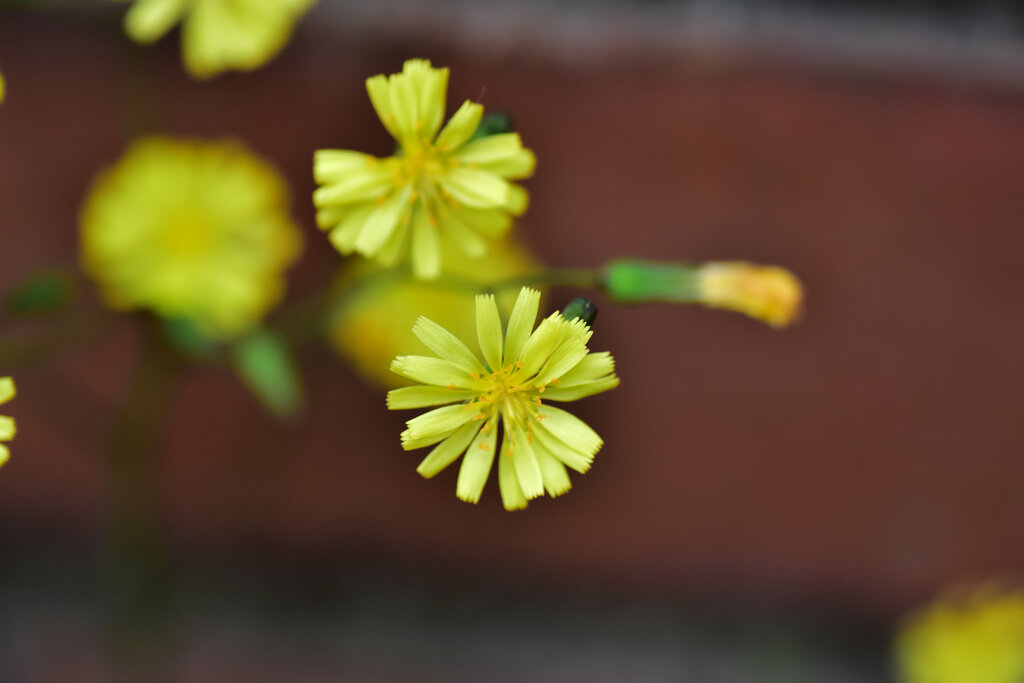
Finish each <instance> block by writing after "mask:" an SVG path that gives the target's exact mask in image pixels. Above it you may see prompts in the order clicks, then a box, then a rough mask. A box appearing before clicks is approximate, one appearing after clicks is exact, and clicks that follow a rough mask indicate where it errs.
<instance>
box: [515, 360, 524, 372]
mask: <svg viewBox="0 0 1024 683" xmlns="http://www.w3.org/2000/svg"><path fill="white" fill-rule="evenodd" d="M516 367H517V368H519V369H520V370H522V369H523V361H521V360H517V361H516Z"/></svg>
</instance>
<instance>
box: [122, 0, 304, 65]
mask: <svg viewBox="0 0 1024 683" xmlns="http://www.w3.org/2000/svg"><path fill="white" fill-rule="evenodd" d="M133 1H134V4H133V5H132V7H131V8H130V9H129V10H128V13H127V14H126V15H125V18H124V28H125V32H126V33H127V34H128V35H129V36H130V37H131V38H132V39H133V40H135V41H136V42H139V43H152V42H153V41H155V40H158V39H159V38H160V37H161V36H163V35H164V34H166V33H167V32H168V31H170V30H171V28H172V27H173V26H174V25H175V24H177V23H179V22H181V24H182V27H181V50H182V57H183V58H184V61H185V68H187V69H188V71H189V73H191V74H192V75H193V76H195V77H196V78H209V77H210V76H214V75H216V74H218V73H220V72H221V71H225V70H227V69H239V70H242V71H250V70H252V69H256V68H258V67H260V66H263V65H264V64H266V63H267V62H268V61H270V60H271V59H272V58H273V57H274V56H275V55H276V54H277V53H278V52H280V51H281V49H282V48H283V47H284V46H285V44H287V42H288V39H289V38H290V37H291V34H292V29H293V28H294V26H295V23H296V22H297V21H298V20H299V19H300V18H301V17H302V15H303V14H304V13H305V12H306V11H307V10H308V9H309V8H310V7H311V6H312V5H313V3H314V2H315V1H316V0H133Z"/></svg>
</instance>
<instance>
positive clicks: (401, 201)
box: [354, 185, 412, 256]
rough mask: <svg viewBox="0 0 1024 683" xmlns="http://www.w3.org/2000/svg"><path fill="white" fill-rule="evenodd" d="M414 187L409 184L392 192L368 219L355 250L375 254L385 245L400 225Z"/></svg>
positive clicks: (368, 254)
mask: <svg viewBox="0 0 1024 683" xmlns="http://www.w3.org/2000/svg"><path fill="white" fill-rule="evenodd" d="M411 191H412V189H411V188H410V187H409V186H408V185H407V186H405V187H403V188H401V189H400V190H398V191H397V192H394V193H392V194H391V196H390V197H388V198H387V199H386V200H385V201H384V203H383V204H381V205H379V206H378V207H377V208H376V209H375V210H374V212H373V213H371V214H370V217H369V218H367V219H366V224H365V225H364V226H363V229H362V231H360V233H359V237H357V238H356V242H355V245H354V246H355V250H356V251H358V252H359V253H361V254H365V255H367V256H373V255H375V254H376V253H377V252H378V251H380V250H381V247H383V246H384V244H385V242H387V241H388V238H389V237H391V233H392V232H394V231H395V229H396V228H397V227H398V220H399V219H400V218H401V217H402V213H403V212H404V211H405V210H406V208H407V207H406V204H407V203H408V202H409V194H410V192H411Z"/></svg>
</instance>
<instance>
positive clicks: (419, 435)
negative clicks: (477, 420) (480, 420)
mask: <svg viewBox="0 0 1024 683" xmlns="http://www.w3.org/2000/svg"><path fill="white" fill-rule="evenodd" d="M475 414H476V413H475V412H474V411H473V410H471V409H469V410H467V406H464V405H454V406H443V407H441V408H435V409H433V410H431V411H429V412H426V413H423V414H422V415H419V416H417V417H414V418H413V419H411V420H409V422H408V423H407V427H408V428H407V429H406V430H405V431H404V432H402V447H403V448H405V450H407V451H409V450H413V449H414V448H422V447H423V446H428V445H430V444H433V443H437V442H438V441H440V440H441V439H444V438H446V437H448V436H449V435H451V434H452V433H454V432H455V430H456V429H458V428H459V427H461V426H462V425H464V424H466V423H467V422H469V421H470V420H472V419H473V416H474V415H475Z"/></svg>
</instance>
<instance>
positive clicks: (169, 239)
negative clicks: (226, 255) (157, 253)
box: [160, 213, 212, 258]
mask: <svg viewBox="0 0 1024 683" xmlns="http://www.w3.org/2000/svg"><path fill="white" fill-rule="evenodd" d="M211 232H212V231H211V230H210V226H209V224H208V223H207V222H206V221H204V220H202V219H201V218H199V217H198V216H195V215H192V214H187V213H185V214H179V215H178V216H175V217H173V218H172V219H171V220H169V221H168V222H167V223H166V224H165V225H164V228H163V231H162V233H161V235H160V245H161V246H162V247H163V248H164V250H165V251H167V252H168V253H169V254H171V255H173V256H176V257H179V258H195V257H197V256H199V255H201V254H204V253H205V252H207V251H209V248H210V244H211V242H212V240H211V239H210V233H211Z"/></svg>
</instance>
